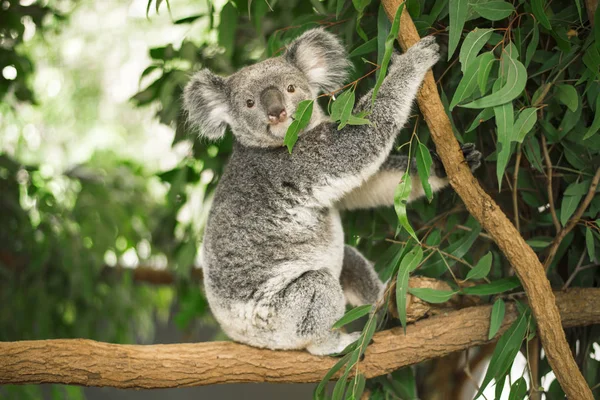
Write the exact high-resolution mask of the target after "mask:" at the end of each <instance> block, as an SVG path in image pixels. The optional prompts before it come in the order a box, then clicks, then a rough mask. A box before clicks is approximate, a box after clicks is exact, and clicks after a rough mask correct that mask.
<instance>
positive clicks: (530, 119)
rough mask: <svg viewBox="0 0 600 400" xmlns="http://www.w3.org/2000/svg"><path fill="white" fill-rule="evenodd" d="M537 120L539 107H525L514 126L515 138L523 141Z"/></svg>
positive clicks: (520, 141)
mask: <svg viewBox="0 0 600 400" xmlns="http://www.w3.org/2000/svg"><path fill="white" fill-rule="evenodd" d="M536 122H537V109H536V108H535V107H529V108H525V109H523V110H522V111H521V112H520V113H519V116H518V117H517V120H516V121H515V125H514V127H513V134H514V138H515V140H516V141H517V142H519V143H523V139H525V136H527V134H528V133H529V131H531V129H532V128H533V126H534V125H535V123H536Z"/></svg>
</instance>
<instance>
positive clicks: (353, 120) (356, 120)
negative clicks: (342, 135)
mask: <svg viewBox="0 0 600 400" xmlns="http://www.w3.org/2000/svg"><path fill="white" fill-rule="evenodd" d="M348 125H371V121H369V120H368V119H366V118H361V117H357V116H356V115H350V116H349V117H348Z"/></svg>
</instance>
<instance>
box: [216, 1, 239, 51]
mask: <svg viewBox="0 0 600 400" xmlns="http://www.w3.org/2000/svg"><path fill="white" fill-rule="evenodd" d="M237 23H238V11H237V9H236V8H235V6H234V4H233V3H232V2H227V3H226V4H225V5H224V6H223V8H222V9H221V22H220V23H219V46H221V47H222V48H223V49H224V53H223V54H224V55H225V57H226V58H228V59H231V57H232V56H233V51H234V49H236V46H235V43H234V41H235V35H236V31H237Z"/></svg>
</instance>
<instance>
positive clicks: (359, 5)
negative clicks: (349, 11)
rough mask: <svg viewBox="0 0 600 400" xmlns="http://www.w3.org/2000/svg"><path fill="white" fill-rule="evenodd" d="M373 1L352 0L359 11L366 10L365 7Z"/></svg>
mask: <svg viewBox="0 0 600 400" xmlns="http://www.w3.org/2000/svg"><path fill="white" fill-rule="evenodd" d="M369 3H371V0H352V4H354V8H355V9H356V11H358V12H362V11H364V9H365V8H367V6H368V5H369Z"/></svg>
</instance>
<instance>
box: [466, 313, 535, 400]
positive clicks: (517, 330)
mask: <svg viewBox="0 0 600 400" xmlns="http://www.w3.org/2000/svg"><path fill="white" fill-rule="evenodd" d="M528 318H529V313H528V312H524V313H522V314H521V315H520V316H519V318H517V320H516V321H515V322H514V323H513V324H512V325H511V326H510V328H508V330H507V331H506V332H505V333H504V335H502V337H501V338H500V340H498V343H497V344H496V348H495V349H494V353H493V354H492V358H491V360H490V364H489V366H488V369H487V371H486V373H485V377H484V378H483V382H482V383H481V386H480V388H479V391H478V392H477V394H476V395H475V396H474V398H477V397H479V396H480V395H481V393H483V391H484V390H485V388H486V387H487V386H488V385H489V383H490V382H491V380H492V379H495V380H496V381H499V380H500V379H501V378H503V377H504V376H505V375H506V373H507V372H508V371H509V368H510V366H511V365H512V363H513V361H514V359H515V357H516V356H517V353H518V352H519V349H520V348H521V343H523V339H524V338H525V333H526V332H527V321H528Z"/></svg>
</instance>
